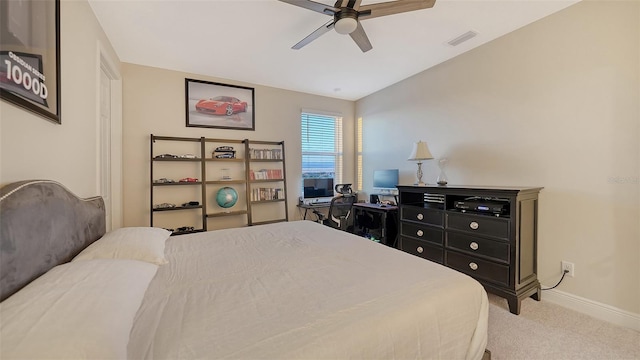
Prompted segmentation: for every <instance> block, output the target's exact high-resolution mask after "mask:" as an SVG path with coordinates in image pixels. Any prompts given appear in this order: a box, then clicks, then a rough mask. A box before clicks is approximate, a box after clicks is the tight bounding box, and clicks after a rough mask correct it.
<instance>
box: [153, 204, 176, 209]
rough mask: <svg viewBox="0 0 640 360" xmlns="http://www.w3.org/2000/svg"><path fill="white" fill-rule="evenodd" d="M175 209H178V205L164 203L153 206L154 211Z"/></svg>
mask: <svg viewBox="0 0 640 360" xmlns="http://www.w3.org/2000/svg"><path fill="white" fill-rule="evenodd" d="M174 207H176V204H170V203H162V204H156V205H153V208H154V209H173V208H174Z"/></svg>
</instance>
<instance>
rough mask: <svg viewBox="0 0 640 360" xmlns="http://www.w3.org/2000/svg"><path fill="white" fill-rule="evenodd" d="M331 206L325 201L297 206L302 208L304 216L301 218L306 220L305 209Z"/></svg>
mask: <svg viewBox="0 0 640 360" xmlns="http://www.w3.org/2000/svg"><path fill="white" fill-rule="evenodd" d="M329 206H331V203H330V202H327V203H315V204H298V208H300V209H304V216H303V217H302V220H307V211H309V210H317V209H328V208H329Z"/></svg>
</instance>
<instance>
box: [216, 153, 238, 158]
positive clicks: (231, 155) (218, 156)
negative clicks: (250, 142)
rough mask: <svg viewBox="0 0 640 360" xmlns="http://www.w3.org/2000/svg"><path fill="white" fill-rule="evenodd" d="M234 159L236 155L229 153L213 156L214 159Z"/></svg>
mask: <svg viewBox="0 0 640 360" xmlns="http://www.w3.org/2000/svg"><path fill="white" fill-rule="evenodd" d="M235 157H236V153H230V152H227V153H221V154H216V155H215V158H216V159H235Z"/></svg>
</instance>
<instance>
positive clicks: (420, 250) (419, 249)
mask: <svg viewBox="0 0 640 360" xmlns="http://www.w3.org/2000/svg"><path fill="white" fill-rule="evenodd" d="M416 251H417V252H418V254H422V252H423V251H424V249H423V248H422V246H418V248H417V249H416Z"/></svg>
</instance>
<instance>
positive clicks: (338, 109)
mask: <svg viewBox="0 0 640 360" xmlns="http://www.w3.org/2000/svg"><path fill="white" fill-rule="evenodd" d="M122 75H123V78H124V82H123V96H124V99H125V100H124V105H123V118H124V123H123V133H124V145H123V146H124V147H123V149H124V150H123V155H124V198H125V200H124V208H125V214H124V216H125V225H126V226H146V225H149V207H150V201H149V180H150V179H149V174H150V167H149V141H150V134H154V135H160V136H182V137H202V136H203V137H206V138H215V139H238V140H241V139H250V140H269V141H279V140H284V141H285V150H286V153H285V156H286V159H285V160H286V172H287V192H288V195H289V199H288V206H289V219H298V218H299V211H298V209H297V207H296V204H297V201H298V196H300V186H301V181H302V180H301V147H300V111H301V109H314V110H321V111H329V112H334V113H341V114H343V116H344V136H345V138H346V139H347V142H346V144H345V159H346V161H345V170H346V171H345V180H349V181H352V179H353V173H354V171H353V168H354V165H353V144H352V142H351V141H349V140H348V139H353V136H354V135H353V134H354V125H353V124H354V121H353V113H354V106H355V104H354V103H353V102H352V101H344V100H337V99H331V98H326V97H319V96H315V95H308V94H303V93H297V92H292V91H287V90H281V89H276V88H271V87H266V86H260V85H255V84H246V83H240V82H236V81H230V80H225V79H218V78H212V77H208V76H203V75H195V74H187V73H181V72H176V71H170V70H165V69H158V68H152V67H146V66H139V65H134V64H127V63H125V64H123V65H122ZM185 78H192V79H199V80H206V81H214V82H220V83H225V84H232V85H240V86H249V87H254V88H255V107H256V112H255V114H256V115H255V123H256V124H255V126H256V129H255V131H247V130H224V129H207V128H193V127H189V128H188V127H186V126H185V93H184V92H185V87H184V81H185ZM183 152H187V148H184V151H183ZM176 177H177V176H176ZM176 180H177V179H176ZM196 196H197V198H199V196H198V195H197V194H194V197H196ZM154 200H155V198H154ZM172 216H173V215H172ZM187 216H188V215H187ZM172 221H174V219H172ZM185 221H186V222H187V224H184V225H191V223H189V221H193V219H189V218H186V219H185ZM173 224H175V225H179V223H173ZM225 224H228V225H238V223H237V218H236V219H232V218H216V219H214V220H209V229H212V228H218V227H221V226H224V225H225ZM154 225H156V224H155V223H154ZM175 225H171V226H175ZM157 226H162V225H161V224H157Z"/></svg>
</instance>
